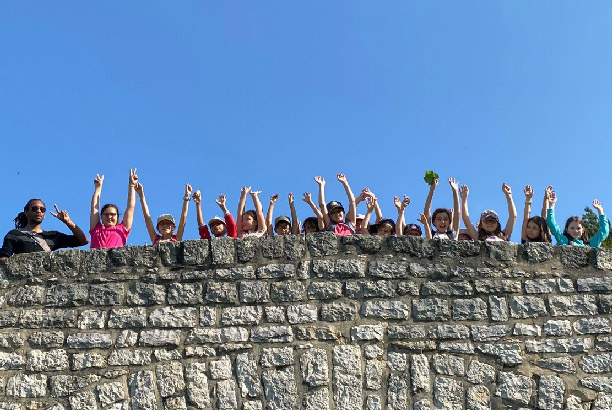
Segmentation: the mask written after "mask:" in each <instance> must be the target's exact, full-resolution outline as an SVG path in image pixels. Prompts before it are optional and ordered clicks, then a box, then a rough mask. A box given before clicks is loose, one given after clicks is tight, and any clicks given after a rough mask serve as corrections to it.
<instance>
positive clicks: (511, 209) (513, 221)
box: [502, 183, 516, 240]
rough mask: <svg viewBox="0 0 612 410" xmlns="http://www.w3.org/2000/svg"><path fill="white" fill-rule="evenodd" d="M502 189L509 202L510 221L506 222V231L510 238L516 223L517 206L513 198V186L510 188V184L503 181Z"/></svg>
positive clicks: (507, 236)
mask: <svg viewBox="0 0 612 410" xmlns="http://www.w3.org/2000/svg"><path fill="white" fill-rule="evenodd" d="M502 191H503V192H504V195H505V196H506V202H507V203H508V221H507V222H506V229H505V230H504V231H505V233H506V240H510V236H512V231H513V230H514V224H516V206H515V205H514V200H513V199H512V188H510V186H509V185H508V184H506V183H503V184H502Z"/></svg>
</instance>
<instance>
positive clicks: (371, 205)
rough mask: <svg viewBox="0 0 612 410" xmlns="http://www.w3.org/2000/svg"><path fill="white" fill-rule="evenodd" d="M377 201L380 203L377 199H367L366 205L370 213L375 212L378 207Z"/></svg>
mask: <svg viewBox="0 0 612 410" xmlns="http://www.w3.org/2000/svg"><path fill="white" fill-rule="evenodd" d="M376 201H378V200H377V199H376V197H367V198H366V204H367V205H368V212H372V211H373V210H374V208H375V207H376Z"/></svg>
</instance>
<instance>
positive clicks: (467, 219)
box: [459, 185, 478, 241]
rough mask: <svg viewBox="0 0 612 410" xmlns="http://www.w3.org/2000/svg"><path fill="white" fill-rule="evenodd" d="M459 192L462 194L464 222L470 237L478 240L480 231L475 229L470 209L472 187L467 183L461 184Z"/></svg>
mask: <svg viewBox="0 0 612 410" xmlns="http://www.w3.org/2000/svg"><path fill="white" fill-rule="evenodd" d="M459 193H460V195H461V216H462V218H463V224H464V225H465V229H467V231H468V235H470V238H472V239H473V240H475V241H477V240H478V232H477V231H476V229H474V225H472V221H470V212H469V211H468V195H469V194H470V189H469V188H468V186H467V185H463V186H461V191H460V192H459Z"/></svg>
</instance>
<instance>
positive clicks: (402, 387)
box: [387, 374, 409, 410]
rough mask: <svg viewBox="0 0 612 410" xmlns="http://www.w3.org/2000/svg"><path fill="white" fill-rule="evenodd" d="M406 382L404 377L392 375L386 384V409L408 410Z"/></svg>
mask: <svg viewBox="0 0 612 410" xmlns="http://www.w3.org/2000/svg"><path fill="white" fill-rule="evenodd" d="M408 397H409V392H408V381H407V380H406V376H405V375H396V374H392V375H390V376H389V381H388V383H387V408H388V409H390V410H408Z"/></svg>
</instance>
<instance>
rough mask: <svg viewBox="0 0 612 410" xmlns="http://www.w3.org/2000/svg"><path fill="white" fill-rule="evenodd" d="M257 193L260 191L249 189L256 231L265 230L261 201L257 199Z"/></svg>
mask: <svg viewBox="0 0 612 410" xmlns="http://www.w3.org/2000/svg"><path fill="white" fill-rule="evenodd" d="M259 194H261V191H251V198H253V205H255V214H256V215H257V231H258V232H265V231H266V219H265V218H264V214H263V208H262V206H261V201H260V200H259Z"/></svg>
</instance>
